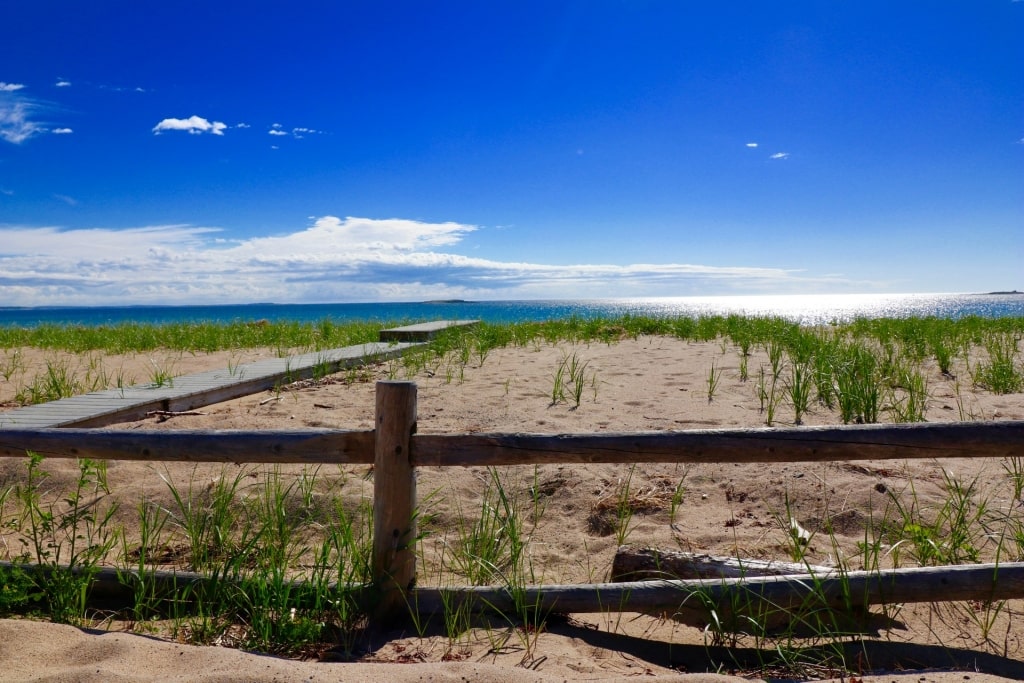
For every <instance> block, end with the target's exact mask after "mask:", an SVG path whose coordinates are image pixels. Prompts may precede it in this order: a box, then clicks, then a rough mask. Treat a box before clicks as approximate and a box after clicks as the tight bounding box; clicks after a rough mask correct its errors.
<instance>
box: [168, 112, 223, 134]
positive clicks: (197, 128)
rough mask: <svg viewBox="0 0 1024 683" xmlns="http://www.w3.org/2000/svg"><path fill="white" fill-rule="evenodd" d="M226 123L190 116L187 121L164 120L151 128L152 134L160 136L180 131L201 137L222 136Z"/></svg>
mask: <svg viewBox="0 0 1024 683" xmlns="http://www.w3.org/2000/svg"><path fill="white" fill-rule="evenodd" d="M227 127H228V126H227V124H226V123H222V122H220V121H209V120H207V119H204V118H203V117H201V116H194V115H193V116H190V117H188V118H187V119H164V120H163V121H161V122H160V123H158V124H156V125H155V126H153V134H154V135H160V134H161V133H165V132H167V131H174V130H182V131H185V132H187V133H189V134H190V135H202V134H203V133H212V134H213V135H224V130H225V129H226V128H227Z"/></svg>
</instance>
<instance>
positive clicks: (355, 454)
mask: <svg viewBox="0 0 1024 683" xmlns="http://www.w3.org/2000/svg"><path fill="white" fill-rule="evenodd" d="M373 448H374V433H373V431H338V430H326V429H302V430H294V431H273V432H249V431H238V430H222V431H213V432H211V431H189V430H177V431H170V432H141V431H123V430H113V429H39V430H28V429H24V430H22V429H11V430H0V456H7V457H20V456H24V455H25V451H34V452H36V453H39V454H40V455H43V456H45V457H48V458H90V459H93V460H142V461H151V462H163V461H184V462H233V463H309V464H317V463H340V464H364V465H368V464H371V463H373Z"/></svg>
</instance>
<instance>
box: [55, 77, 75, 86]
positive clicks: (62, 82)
mask: <svg viewBox="0 0 1024 683" xmlns="http://www.w3.org/2000/svg"><path fill="white" fill-rule="evenodd" d="M54 85H55V86H57V87H58V88H69V87H71V81H66V80H64V79H63V78H58V79H57V82H56V83H54Z"/></svg>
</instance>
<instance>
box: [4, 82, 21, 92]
mask: <svg viewBox="0 0 1024 683" xmlns="http://www.w3.org/2000/svg"><path fill="white" fill-rule="evenodd" d="M24 87H25V86H24V85H22V84H21V83H4V82H3V81H0V92H14V91H15V90H21V89H22V88H24Z"/></svg>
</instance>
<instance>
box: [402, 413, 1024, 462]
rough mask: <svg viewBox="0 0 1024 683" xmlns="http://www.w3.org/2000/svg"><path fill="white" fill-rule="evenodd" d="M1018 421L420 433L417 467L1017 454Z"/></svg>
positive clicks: (1021, 424) (1022, 439) (1023, 437)
mask: <svg viewBox="0 0 1024 683" xmlns="http://www.w3.org/2000/svg"><path fill="white" fill-rule="evenodd" d="M1022 444H1024V421H1022V420H1015V421H1006V422H1001V421H1000V422H955V423H926V424H900V425H850V426H842V427H794V428H786V429H707V430H693V431H684V432H639V433H634V434H559V435H551V434H460V435H434V434H423V435H417V436H415V437H414V438H413V443H412V455H413V462H414V463H415V464H416V465H420V466H451V465H459V466H480V465H534V464H544V463H562V464H565V463H619V462H627V463H645V462H670V463H721V462H759V463H766V462H829V461H833V460H875V459H893V458H898V459H913V458H979V457H989V458H995V457H1007V456H1014V455H1020V454H1021V448H1022Z"/></svg>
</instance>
